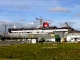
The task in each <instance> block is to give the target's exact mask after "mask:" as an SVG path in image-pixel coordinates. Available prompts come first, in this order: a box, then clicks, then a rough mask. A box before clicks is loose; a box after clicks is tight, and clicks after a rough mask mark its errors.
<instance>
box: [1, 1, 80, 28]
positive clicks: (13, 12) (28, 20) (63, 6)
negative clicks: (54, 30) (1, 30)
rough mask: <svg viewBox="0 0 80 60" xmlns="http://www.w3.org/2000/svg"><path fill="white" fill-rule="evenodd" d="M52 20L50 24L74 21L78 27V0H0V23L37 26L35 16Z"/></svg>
mask: <svg viewBox="0 0 80 60" xmlns="http://www.w3.org/2000/svg"><path fill="white" fill-rule="evenodd" d="M40 17H42V18H43V19H44V20H51V21H54V22H52V23H51V24H52V25H57V26H59V24H58V23H64V22H74V24H72V25H71V26H72V27H74V28H75V29H80V0H0V25H1V26H2V22H3V23H4V24H5V23H8V24H15V25H17V26H18V27H23V26H25V27H29V26H32V27H34V26H39V21H36V19H35V18H40Z"/></svg>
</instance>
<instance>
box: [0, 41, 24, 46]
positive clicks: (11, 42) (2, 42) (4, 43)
mask: <svg viewBox="0 0 80 60" xmlns="http://www.w3.org/2000/svg"><path fill="white" fill-rule="evenodd" d="M22 43H23V42H22V41H1V40H0V45H8V44H22Z"/></svg>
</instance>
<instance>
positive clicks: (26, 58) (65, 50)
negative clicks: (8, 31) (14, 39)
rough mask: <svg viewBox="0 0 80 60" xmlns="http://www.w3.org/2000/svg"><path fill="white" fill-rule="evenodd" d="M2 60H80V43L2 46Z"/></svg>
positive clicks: (0, 54)
mask: <svg viewBox="0 0 80 60" xmlns="http://www.w3.org/2000/svg"><path fill="white" fill-rule="evenodd" d="M0 60H80V43H44V44H43V43H37V44H25V43H24V44H10V45H2V46H0Z"/></svg>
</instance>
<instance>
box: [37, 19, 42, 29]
mask: <svg viewBox="0 0 80 60" xmlns="http://www.w3.org/2000/svg"><path fill="white" fill-rule="evenodd" d="M36 20H40V28H42V20H43V19H42V18H40V19H38V18H36Z"/></svg>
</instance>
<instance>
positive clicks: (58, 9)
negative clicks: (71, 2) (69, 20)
mask: <svg viewBox="0 0 80 60" xmlns="http://www.w3.org/2000/svg"><path fill="white" fill-rule="evenodd" d="M49 12H71V11H70V10H68V9H65V8H62V7H54V8H51V9H49Z"/></svg>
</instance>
